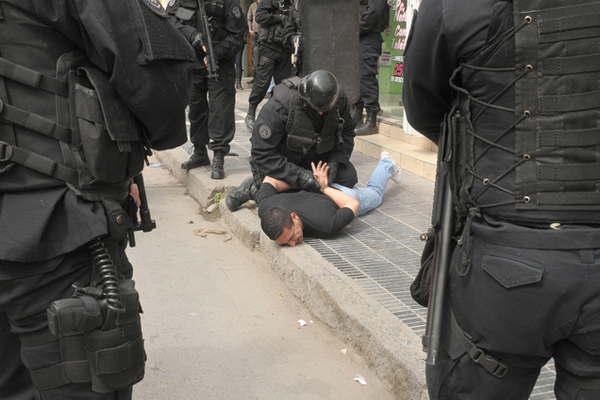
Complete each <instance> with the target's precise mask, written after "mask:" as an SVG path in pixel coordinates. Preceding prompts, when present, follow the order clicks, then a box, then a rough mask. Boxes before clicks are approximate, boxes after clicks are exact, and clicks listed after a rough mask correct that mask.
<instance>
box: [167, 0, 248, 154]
mask: <svg viewBox="0 0 600 400" xmlns="http://www.w3.org/2000/svg"><path fill="white" fill-rule="evenodd" d="M204 4H205V8H206V15H207V16H208V19H209V23H210V26H211V32H210V34H211V38H212V42H213V48H214V53H215V58H216V59H217V63H218V67H219V71H218V74H219V78H218V79H209V78H208V76H207V70H206V68H205V67H204V66H203V65H202V66H201V65H199V66H198V68H197V69H196V70H195V72H194V82H193V87H192V98H191V101H190V110H189V119H190V123H191V128H190V138H191V141H192V143H193V144H194V146H195V147H201V148H204V147H205V146H206V145H208V147H209V149H210V150H212V151H214V152H221V153H225V154H226V153H228V152H229V144H230V143H231V141H232V140H233V137H234V136H235V59H236V55H237V54H238V53H239V51H240V49H241V48H242V40H243V30H244V24H245V19H244V15H243V12H242V9H241V7H240V2H239V0H205V1H204ZM168 10H169V13H172V14H174V15H175V16H176V17H177V19H179V20H180V21H182V22H183V23H184V24H185V25H189V26H193V27H194V28H195V29H197V30H200V29H201V27H200V24H199V22H198V12H197V10H198V0H174V1H171V2H170V3H169V6H168ZM200 33H202V32H200Z"/></svg>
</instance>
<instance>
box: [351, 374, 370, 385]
mask: <svg viewBox="0 0 600 400" xmlns="http://www.w3.org/2000/svg"><path fill="white" fill-rule="evenodd" d="M354 382H358V383H360V384H361V385H366V384H367V380H366V379H365V377H364V376H362V375H360V374H356V376H355V377H354Z"/></svg>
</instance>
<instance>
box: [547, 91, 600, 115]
mask: <svg viewBox="0 0 600 400" xmlns="http://www.w3.org/2000/svg"><path fill="white" fill-rule="evenodd" d="M599 107H600V90H595V91H593V92H586V93H574V94H567V95H560V96H543V97H540V99H539V111H540V112H541V113H542V114H551V113H560V112H570V111H582V110H592V109H594V108H599Z"/></svg>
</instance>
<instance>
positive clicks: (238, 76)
mask: <svg viewBox="0 0 600 400" xmlns="http://www.w3.org/2000/svg"><path fill="white" fill-rule="evenodd" d="M245 46H246V42H242V48H241V49H240V51H239V53H237V55H236V56H235V80H236V82H241V81H242V75H243V73H244V67H243V66H242V65H243V63H242V57H243V55H244V47H245Z"/></svg>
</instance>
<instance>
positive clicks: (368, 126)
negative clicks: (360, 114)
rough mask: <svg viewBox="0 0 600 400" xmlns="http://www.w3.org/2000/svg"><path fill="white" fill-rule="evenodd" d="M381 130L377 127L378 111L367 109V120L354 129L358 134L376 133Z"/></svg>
mask: <svg viewBox="0 0 600 400" xmlns="http://www.w3.org/2000/svg"><path fill="white" fill-rule="evenodd" d="M377 132H379V129H378V128H377V111H367V121H366V122H365V123H364V124H362V125H360V126H359V127H357V128H356V129H355V130H354V133H355V134H356V136H367V135H374V134H376V133H377Z"/></svg>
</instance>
